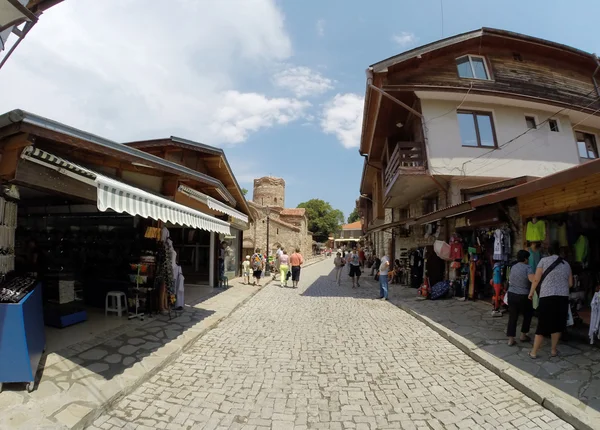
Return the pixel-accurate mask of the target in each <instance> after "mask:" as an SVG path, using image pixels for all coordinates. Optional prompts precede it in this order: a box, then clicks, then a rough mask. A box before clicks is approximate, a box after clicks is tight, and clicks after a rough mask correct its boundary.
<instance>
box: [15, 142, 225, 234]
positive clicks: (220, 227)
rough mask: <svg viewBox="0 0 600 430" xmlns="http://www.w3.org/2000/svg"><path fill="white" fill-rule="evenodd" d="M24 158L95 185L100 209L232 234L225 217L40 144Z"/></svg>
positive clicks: (24, 152)
mask: <svg viewBox="0 0 600 430" xmlns="http://www.w3.org/2000/svg"><path fill="white" fill-rule="evenodd" d="M21 158H23V159H24V160H28V161H31V162H34V163H36V164H39V165H42V166H45V167H48V168H50V169H53V170H56V171H57V172H59V173H62V174H64V175H67V176H69V177H71V178H73V179H77V180H79V181H81V182H84V183H87V184H90V185H94V186H96V188H97V190H98V196H97V206H98V210H99V211H101V212H106V211H107V210H109V209H112V210H114V211H115V212H119V213H123V212H126V213H128V214H130V215H132V216H136V215H139V216H141V217H143V218H151V219H154V220H157V221H163V222H170V223H172V224H179V225H186V226H189V227H193V228H199V229H202V230H207V231H213V232H216V233H221V234H226V235H229V234H231V230H230V228H229V223H227V222H225V221H222V220H220V219H217V218H214V217H212V216H210V215H207V214H204V213H202V212H200V211H197V210H194V209H191V208H188V207H187V206H184V205H181V204H179V203H175V202H172V201H171V200H168V199H166V198H164V197H161V196H157V195H155V194H152V193H149V192H147V191H144V190H141V189H139V188H137V187H133V186H131V185H128V184H125V183H123V182H120V181H117V180H115V179H112V178H109V177H107V176H104V175H102V174H100V173H97V172H94V171H93V170H90V169H87V168H85V167H82V166H79V165H77V164H75V163H72V162H70V161H68V160H65V159H63V158H60V157H57V156H55V155H52V154H50V153H48V152H46V151H43V150H41V149H39V148H34V147H33V146H28V147H27V148H25V149H24V150H23V152H22V154H21Z"/></svg>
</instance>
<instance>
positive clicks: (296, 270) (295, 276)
mask: <svg viewBox="0 0 600 430" xmlns="http://www.w3.org/2000/svg"><path fill="white" fill-rule="evenodd" d="M303 264H304V258H302V254H300V248H296V252H294V253H293V254H292V255H290V266H292V287H293V288H298V282H299V281H300V266H302V265H303Z"/></svg>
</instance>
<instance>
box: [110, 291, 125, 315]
mask: <svg viewBox="0 0 600 430" xmlns="http://www.w3.org/2000/svg"><path fill="white" fill-rule="evenodd" d="M121 298H123V302H122V303H123V306H121ZM123 311H127V296H125V293H123V292H122V291H109V292H108V293H107V294H106V303H105V307H104V315H105V316H106V315H108V313H109V312H116V313H117V314H118V315H119V316H121V315H123Z"/></svg>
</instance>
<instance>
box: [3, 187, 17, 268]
mask: <svg viewBox="0 0 600 430" xmlns="http://www.w3.org/2000/svg"><path fill="white" fill-rule="evenodd" d="M16 229H17V205H16V203H13V202H9V201H7V200H6V199H4V198H3V197H0V274H6V273H9V272H12V271H13V270H15V231H16Z"/></svg>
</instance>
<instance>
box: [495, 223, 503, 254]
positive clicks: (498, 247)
mask: <svg viewBox="0 0 600 430" xmlns="http://www.w3.org/2000/svg"><path fill="white" fill-rule="evenodd" d="M493 258H494V260H496V261H501V260H503V259H504V233H503V232H502V230H500V229H497V230H496V231H495V232H494V257H493Z"/></svg>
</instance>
